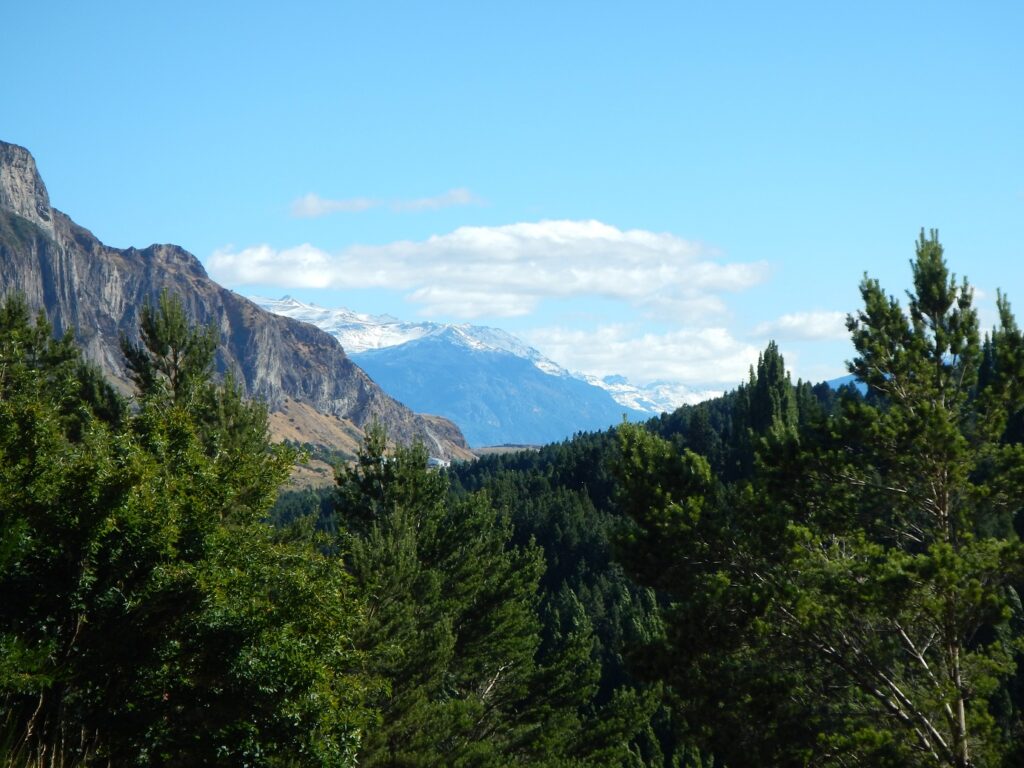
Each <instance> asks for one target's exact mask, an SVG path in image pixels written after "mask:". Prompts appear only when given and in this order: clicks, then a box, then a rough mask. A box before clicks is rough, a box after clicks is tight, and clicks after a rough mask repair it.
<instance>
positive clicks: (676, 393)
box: [252, 296, 721, 413]
mask: <svg viewBox="0 0 1024 768" xmlns="http://www.w3.org/2000/svg"><path fill="white" fill-rule="evenodd" d="M252 301H253V302H255V303H256V304H258V305H259V306H261V307H262V308H263V309H266V310H268V311H270V312H273V313H274V314H278V315H285V316H286V317H291V318H294V319H296V320H301V321H303V322H306V323H310V324H312V325H315V326H317V327H319V328H321V329H323V330H325V331H327V332H328V333H330V334H331V335H332V336H334V337H335V338H336V339H338V341H340V342H341V345H342V347H344V349H345V350H346V351H347V352H350V353H355V354H358V353H360V352H365V351H367V350H374V349H385V348H387V347H396V346H398V345H400V344H407V343H409V342H411V341H416V340H418V339H424V338H428V337H431V338H437V339H441V340H444V341H447V342H448V343H451V344H454V345H457V346H461V347H464V348H466V349H468V350H472V351H475V352H503V353H506V354H511V355H515V356H516V357H520V358H523V359H526V360H529V361H530V362H531V363H533V365H534V366H536V367H537V368H538V369H539V370H541V371H542V372H544V373H546V374H548V375H551V376H558V377H571V378H575V379H581V380H583V381H586V382H587V383H589V384H591V385H593V386H597V387H600V388H601V389H604V390H606V391H607V392H608V393H609V394H610V395H611V396H612V397H613V398H614V399H615V401H616V402H618V403H619V404H620V405H623V406H625V407H627V408H632V409H634V410H638V411H645V412H647V413H661V412H662V411H674V410H675V409H676V408H678V407H679V406H681V405H685V404H691V405H692V404H694V403H699V402H701V401H703V400H707V399H709V398H712V397H716V396H718V395H720V394H721V393H720V392H711V391H708V392H696V391H694V390H692V389H690V388H689V387H687V386H686V385H684V384H680V383H678V382H654V383H652V384H649V385H646V386H643V387H638V386H635V385H633V384H630V383H629V381H628V380H627V379H626V378H625V377H624V376H605V377H604V378H603V379H602V378H599V377H597V376H590V375H586V374H580V373H570V372H569V371H567V370H566V369H565V368H563V367H562V366H560V365H559V364H558V363H556V362H554V361H553V360H550V359H548V358H546V357H544V355H542V354H541V353H540V352H538V351H537V350H536V349H534V348H533V347H530V346H528V345H527V344H525V343H524V342H523V341H521V340H520V339H518V338H516V337H515V336H513V335H512V334H510V333H508V332H507V331H503V330H501V329H500V328H489V327H486V326H479V325H469V324H468V323H464V324H459V325H455V324H445V323H432V322H403V321H401V320H398V319H397V318H394V317H392V316H390V315H369V314H363V313H359V312H353V311H351V310H349V309H345V308H338V309H327V308H324V307H320V306H317V305H316V304H312V303H305V302H302V301H298V300H297V299H294V298H292V297H291V296H283V297H281V298H280V299H267V298H262V297H252Z"/></svg>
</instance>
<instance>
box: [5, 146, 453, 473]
mask: <svg viewBox="0 0 1024 768" xmlns="http://www.w3.org/2000/svg"><path fill="white" fill-rule="evenodd" d="M165 288H166V289H167V290H169V291H171V292H173V293H176V294H178V295H179V296H180V297H181V300H182V302H183V304H184V305H185V308H186V310H187V311H188V313H189V315H190V317H191V318H192V319H193V321H195V322H197V323H203V324H213V325H214V326H215V327H216V328H217V330H218V332H219V333H220V337H221V344H220V346H219V348H218V352H217V367H218V369H219V370H220V371H222V372H225V371H231V372H233V374H234V376H235V379H236V380H237V381H238V382H239V383H240V385H241V386H242V387H243V388H244V390H245V392H246V394H247V395H249V396H251V397H257V398H262V399H263V400H265V401H266V402H267V404H268V406H269V407H270V409H271V411H280V410H281V409H282V408H283V407H284V406H285V404H286V403H287V402H295V403H300V404H303V405H306V406H309V407H310V408H312V409H314V410H315V411H316V412H319V413H320V414H324V415H325V416H327V417H333V418H341V419H348V420H350V421H351V422H352V423H354V424H355V425H356V426H358V427H363V426H365V425H367V424H369V423H370V422H372V421H374V420H378V421H380V422H381V423H382V424H383V425H384V426H385V427H386V428H387V430H388V433H389V435H390V436H391V437H392V438H393V439H395V440H397V441H399V442H404V443H408V442H411V441H414V440H421V441H422V442H423V443H424V444H425V445H426V447H427V449H428V450H429V451H430V453H431V454H432V455H435V456H438V457H441V458H452V457H456V458H458V457H465V456H468V452H467V451H466V444H465V440H464V439H463V437H462V434H461V432H460V431H459V429H458V428H457V427H456V426H455V425H454V424H452V423H451V422H448V421H445V420H443V419H437V418H436V417H424V416H420V415H418V414H415V413H413V412H412V411H411V410H410V409H409V408H407V407H405V406H404V405H402V404H401V403H399V402H397V401H396V400H394V399H392V398H391V397H389V396H388V395H387V394H385V393H384V391H383V390H381V389H380V387H378V386H377V385H376V384H375V383H374V382H373V381H372V380H371V379H370V378H369V377H368V376H367V375H366V374H365V373H364V372H363V371H362V369H360V368H359V367H358V366H356V365H355V364H354V363H353V362H352V361H351V360H350V359H349V358H348V356H347V355H346V354H345V351H344V350H343V349H342V347H341V344H339V343H338V341H337V340H336V339H334V338H333V337H332V336H330V335H329V334H327V333H325V332H324V331H321V330H320V329H318V328H316V327H314V326H312V325H308V324H306V323H302V322H298V321H296V320H292V319H290V318H286V317H280V316H277V315H273V314H271V313H270V312H267V311H265V310H263V309H261V308H260V307H258V306H257V305H256V304H254V303H252V302H251V301H249V300H248V299H246V298H244V297H242V296H239V295H238V294H236V293H234V292H233V291H230V290H228V289H226V288H224V287H222V286H220V285H218V284H217V283H215V282H214V281H213V280H211V279H210V278H209V276H208V275H207V274H206V270H205V269H204V268H203V265H202V264H201V263H200V262H199V260H198V259H197V258H196V257H195V256H193V255H192V254H191V253H189V252H188V251H186V250H184V249H183V248H180V247H178V246H176V245H151V246H149V247H148V248H143V249H141V250H140V249H137V248H127V249H120V248H112V247H109V246H106V245H104V244H103V243H101V242H100V241H99V240H98V239H97V238H96V237H95V236H94V235H93V234H92V233H91V232H90V231H89V230H87V229H85V228H83V227H80V226H79V225H78V224H76V223H75V222H74V221H72V220H71V219H70V218H69V217H68V216H66V215H65V214H63V213H61V212H60V211H58V210H56V209H54V208H52V207H51V206H50V201H49V196H48V195H47V192H46V186H45V184H44V183H43V180H42V179H41V178H40V176H39V173H38V171H37V169H36V164H35V160H34V159H33V157H32V155H31V153H29V151H28V150H26V149H24V148H23V147H19V146H17V145H14V144H8V143H5V142H0V295H6V294H9V293H12V292H15V291H17V292H21V293H22V294H24V295H25V297H26V298H27V300H28V302H29V304H30V305H32V306H33V307H35V308H40V309H43V310H45V312H46V314H47V317H49V319H50V322H51V323H53V325H54V329H55V331H56V332H57V333H63V332H64V331H66V330H68V329H71V330H73V332H74V334H75V336H76V338H77V339H78V341H79V343H80V344H81V345H82V347H83V348H84V349H85V352H86V355H87V356H88V357H89V358H90V359H92V360H93V361H95V362H96V363H97V364H98V365H99V366H100V367H101V368H102V369H103V371H104V372H105V373H106V374H107V375H108V376H110V377H111V378H112V379H113V380H114V381H116V382H117V383H118V384H119V385H120V386H121V388H122V389H124V390H128V389H129V387H130V384H129V380H128V377H127V375H126V372H125V368H124V359H123V357H122V355H121V351H120V337H121V334H122V333H126V334H128V335H129V336H131V337H134V338H137V334H138V325H139V314H140V311H141V308H142V306H143V303H144V302H145V301H147V300H149V301H150V302H153V301H155V298H156V297H157V296H159V294H160V291H161V290H162V289H165Z"/></svg>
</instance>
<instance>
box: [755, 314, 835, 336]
mask: <svg viewBox="0 0 1024 768" xmlns="http://www.w3.org/2000/svg"><path fill="white" fill-rule="evenodd" d="M754 333H755V334H756V335H758V336H771V337H773V338H775V339H777V340H783V339H786V340H801V341H839V340H843V339H848V338H850V332H849V331H848V330H846V313H845V312H793V313H790V314H786V315H782V317H779V318H778V319H776V320H772V321H770V322H767V323H761V324H760V325H758V326H757V327H756V328H755V329H754Z"/></svg>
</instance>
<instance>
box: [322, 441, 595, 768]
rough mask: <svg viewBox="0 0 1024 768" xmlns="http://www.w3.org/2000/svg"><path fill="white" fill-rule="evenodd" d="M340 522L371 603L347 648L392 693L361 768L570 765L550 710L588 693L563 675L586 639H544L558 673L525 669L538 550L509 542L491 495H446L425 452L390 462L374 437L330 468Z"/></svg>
mask: <svg viewBox="0 0 1024 768" xmlns="http://www.w3.org/2000/svg"><path fill="white" fill-rule="evenodd" d="M337 516H338V529H339V536H340V537H341V539H340V548H341V549H342V550H344V551H346V552H347V553H348V554H347V555H346V560H347V562H348V564H349V569H350V571H351V573H352V574H353V576H354V577H355V579H356V582H357V584H358V585H359V586H360V588H361V590H362V591H363V592H364V594H365V595H366V597H367V602H368V620H367V622H366V624H365V625H364V626H363V628H362V631H361V633H360V634H359V636H358V638H357V640H358V643H359V646H360V647H361V648H364V649H365V650H366V651H367V652H368V653H370V654H371V657H372V659H373V663H372V669H373V671H374V672H375V673H376V674H377V675H379V676H380V677H381V678H383V679H384V680H386V681H388V683H389V689H388V690H387V691H386V692H383V693H382V694H381V695H380V696H379V697H377V698H375V699H374V702H373V703H374V704H375V705H376V707H377V709H378V711H379V714H380V722H379V725H378V726H377V727H376V728H373V729H371V730H370V731H369V732H368V733H367V735H366V739H365V741H364V744H363V749H362V751H361V753H360V762H361V764H364V765H409V766H412V765H422V766H428V765H429V766H438V765H453V766H455V765H466V766H470V765H495V766H497V765H508V764H513V763H529V764H538V765H539V764H552V765H568V764H572V763H571V762H567V749H568V748H569V747H570V746H571V745H569V744H567V743H566V739H565V737H564V735H563V734H564V731H565V730H566V728H567V727H571V725H572V724H571V723H569V724H568V725H567V724H566V723H564V722H561V723H560V722H559V720H558V718H559V715H560V713H559V712H558V708H557V707H556V706H555V704H556V702H558V701H559V700H560V699H561V698H563V697H566V696H569V697H571V696H573V695H575V692H576V691H577V690H578V689H579V688H580V687H581V686H582V687H583V688H584V689H585V688H586V685H587V684H586V681H585V680H583V681H580V680H579V679H578V678H574V677H570V676H569V672H568V670H572V669H575V668H576V666H578V664H579V663H580V662H579V658H578V657H579V656H580V654H581V653H582V654H584V655H585V653H586V646H585V642H586V640H585V634H584V635H583V636H582V637H584V639H583V640H581V639H580V638H581V635H580V633H579V631H578V628H577V627H575V626H573V627H571V628H569V630H568V633H567V635H566V637H565V638H564V639H553V640H552V642H553V643H554V644H555V645H556V646H559V647H562V648H564V651H563V655H564V656H565V661H564V663H563V665H561V666H560V667H558V668H555V667H544V666H542V665H538V664H537V663H536V662H535V656H536V654H537V650H538V645H539V643H540V635H539V622H538V618H537V598H536V589H537V582H538V579H539V577H540V573H541V563H540V559H539V552H538V550H537V549H536V548H535V547H533V546H531V545H529V544H527V545H525V546H516V545H514V544H513V543H512V542H511V529H510V526H509V523H508V520H507V519H506V518H505V517H504V516H503V515H501V514H499V513H498V512H497V511H496V510H495V508H494V507H493V506H492V505H491V503H490V500H489V499H488V497H487V496H486V495H485V494H482V493H477V494H470V495H466V496H463V497H461V498H452V497H451V496H450V495H449V483H448V479H447V477H446V476H445V475H443V474H440V473H436V472H432V471H429V470H428V469H427V453H426V450H425V449H424V448H423V447H422V446H414V447H409V448H403V447H399V448H396V449H395V450H394V451H393V452H388V451H387V441H386V438H385V435H384V432H383V430H382V429H380V428H379V427H373V428H371V429H370V430H369V431H368V432H367V439H366V442H365V444H364V445H363V448H362V450H361V452H360V454H359V456H358V457H357V461H356V463H355V464H354V465H352V466H350V467H345V468H343V469H341V470H340V471H339V474H338V506H337ZM581 643H583V646H582V650H581Z"/></svg>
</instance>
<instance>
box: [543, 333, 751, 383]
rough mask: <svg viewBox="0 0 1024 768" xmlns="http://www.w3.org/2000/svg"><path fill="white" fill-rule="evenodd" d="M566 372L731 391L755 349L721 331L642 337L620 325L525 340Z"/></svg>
mask: <svg viewBox="0 0 1024 768" xmlns="http://www.w3.org/2000/svg"><path fill="white" fill-rule="evenodd" d="M523 335H524V337H525V338H526V339H527V340H528V341H529V342H530V343H531V344H532V345H533V346H535V347H536V348H537V349H539V350H540V351H541V352H543V353H544V354H545V355H547V356H548V357H550V358H551V359H553V360H557V361H558V362H559V363H561V364H562V365H563V366H565V367H566V368H569V369H570V370H575V371H584V372H586V373H591V374H594V375H596V376H607V375H609V374H616V373H625V374H626V375H627V376H628V377H629V379H630V381H632V382H633V383H634V384H641V385H643V384H649V383H651V382H654V381H682V382H686V383H687V384H688V385H691V386H694V385H695V386H698V387H701V388H702V387H709V388H715V389H731V388H733V387H735V386H736V385H738V384H739V383H740V382H742V381H744V380H745V379H746V378H747V373H748V370H749V368H750V366H751V365H754V364H756V363H757V355H758V352H759V349H758V348H757V347H755V346H753V345H751V344H748V343H744V342H741V341H738V340H736V339H735V338H733V337H732V335H731V334H730V333H729V332H728V331H727V330H726V329H725V328H720V327H713V328H698V329H683V330H678V331H671V332H669V333H662V334H657V333H643V332H637V331H636V329H633V328H630V327H627V326H624V325H605V326H601V327H599V328H597V329H595V330H577V329H566V328H546V329H539V330H536V331H532V332H530V333H526V334H523Z"/></svg>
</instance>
